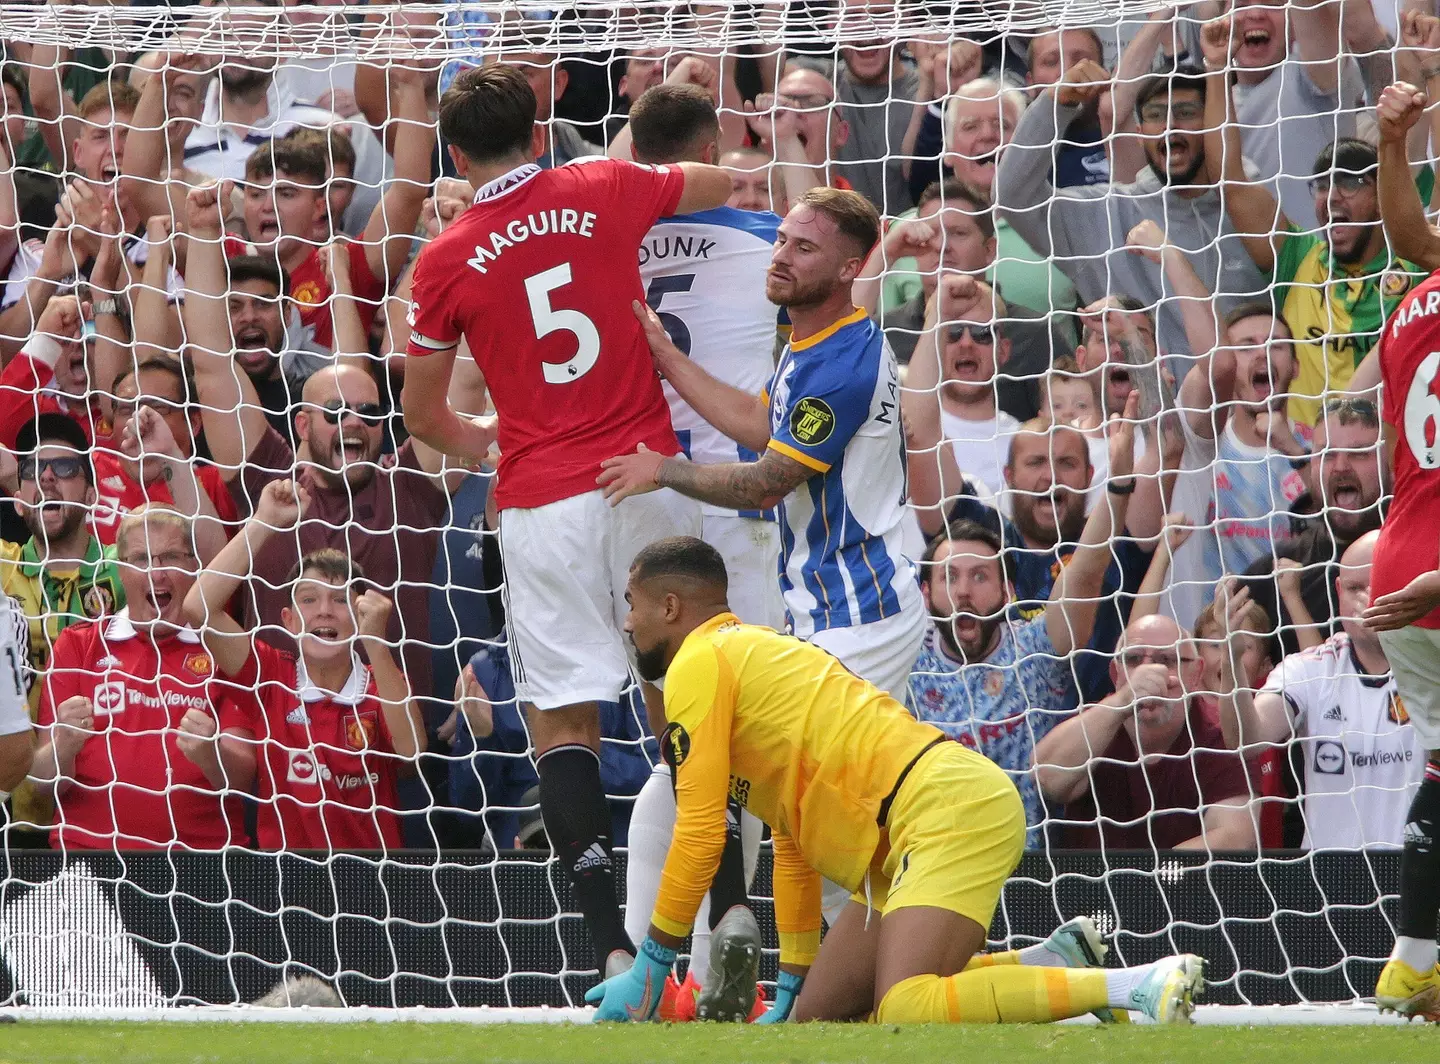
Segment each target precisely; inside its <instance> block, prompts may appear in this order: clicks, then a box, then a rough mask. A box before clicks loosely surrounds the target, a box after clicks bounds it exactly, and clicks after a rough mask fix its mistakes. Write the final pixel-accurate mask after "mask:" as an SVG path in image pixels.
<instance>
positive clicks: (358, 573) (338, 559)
mask: <svg viewBox="0 0 1440 1064" xmlns="http://www.w3.org/2000/svg"><path fill="white" fill-rule="evenodd" d="M311 573H313V574H314V575H315V576H318V577H319V578H320V579H322V580H324V581H325V582H326V583H329V584H335V585H336V586H337V587H349V586H350V585H351V584H353V583H355V582H356V581H358V580H364V579H365V570H364V569H363V568H361V566H360V563H359V562H357V561H355V560H354V559H353V558H351V557H350V555H349V554H347V553H346V552H345V551H342V550H336V549H335V548H334V547H321V548H320V549H319V550H312V551H311V552H310V553H309V554H306V555H305V556H304V557H302V558H301V559H300V562H299V564H298V565H296V566H295V568H294V569H293V570H291V572H290V582H289V587H290V594H291V596H292V597H293V596H294V594H295V588H296V586H298V585H299V583H300V581H301V580H303V579H304V578H305V577H306V575H307V574H311Z"/></svg>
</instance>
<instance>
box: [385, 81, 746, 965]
mask: <svg viewBox="0 0 1440 1064" xmlns="http://www.w3.org/2000/svg"><path fill="white" fill-rule="evenodd" d="M535 111H536V103H535V94H534V93H533V92H532V91H531V88H530V85H529V83H528V82H527V81H526V79H525V76H524V74H523V73H521V72H520V71H519V70H516V69H514V68H512V67H506V66H500V65H492V66H487V67H480V68H476V69H473V70H470V71H467V72H465V73H464V74H462V75H461V76H460V77H459V78H457V79H456V81H455V83H454V85H452V86H451V87H450V89H448V90H447V91H446V93H445V95H444V97H443V98H442V99H441V101H440V130H441V132H442V133H443V134H444V136H445V140H446V142H447V145H448V151H449V153H450V158H451V160H452V161H453V162H454V164H455V168H456V171H457V173H459V174H460V176H461V177H462V178H464V179H465V180H466V181H468V182H469V183H470V185H471V186H472V187H473V188H474V189H475V203H474V205H473V206H472V207H470V208H469V209H468V210H467V211H466V212H465V213H464V214H462V215H461V216H460V217H459V218H457V219H456V220H455V221H454V222H452V223H451V225H450V226H449V227H447V228H446V230H445V232H444V233H443V234H442V235H440V236H439V237H437V238H436V239H435V240H434V241H432V242H431V243H430V244H429V245H427V246H426V247H425V249H424V250H423V251H422V252H421V253H420V258H419V260H418V262H417V263H416V267H415V273H414V283H413V299H412V304H411V308H410V317H411V325H412V326H413V328H414V332H413V334H412V335H411V339H410V344H409V347H408V349H407V358H406V373H405V393H404V400H403V405H404V412H405V422H406V425H407V426H408V427H409V429H410V432H411V433H412V434H413V435H414V436H415V437H416V438H417V439H420V440H422V441H423V442H425V443H428V444H430V445H431V446H432V447H434V448H436V449H437V450H439V451H441V452H443V453H445V454H447V455H453V456H456V457H458V458H461V459H463V460H465V461H469V462H478V461H480V460H481V459H482V458H484V457H485V455H486V453H487V452H488V451H489V449H490V446H491V444H492V443H493V442H494V441H495V437H496V431H497V426H496V424H495V423H494V421H492V420H489V419H475V420H466V419H463V418H461V417H459V416H458V415H457V414H456V413H455V412H454V411H453V410H451V409H450V407H449V405H448V404H447V402H446V394H447V391H448V388H449V385H450V375H451V370H452V368H453V366H454V362H455V354H456V347H457V345H458V344H459V343H460V341H461V339H462V338H463V339H464V340H465V341H466V342H467V343H468V345H469V349H470V352H471V354H472V355H473V357H474V359H475V361H476V363H477V364H478V365H479V367H480V369H481V370H482V371H483V373H484V374H485V379H486V383H487V385H488V386H489V389H490V396H491V399H492V400H493V401H494V404H495V411H496V415H497V417H498V434H499V442H500V450H501V458H500V467H499V473H498V482H497V485H496V488H495V498H496V503H497V506H498V508H499V510H500V530H499V531H500V552H501V558H502V560H503V562H504V572H505V587H504V590H505V593H506V613H507V619H508V623H509V631H510V655H511V661H512V664H513V667H514V672H515V688H516V694H517V696H518V698H519V700H520V701H521V702H522V703H524V705H525V714H526V723H527V726H528V728H529V732H530V740H531V743H532V745H533V747H534V750H535V756H536V767H537V771H538V773H539V776H540V811H541V815H542V816H543V818H544V821H545V829H546V834H547V835H548V836H549V839H550V842H551V844H552V845H553V847H554V849H555V852H556V854H557V856H558V857H559V858H560V860H561V861H562V862H563V863H564V864H565V867H566V871H567V875H568V877H569V879H570V885H571V887H572V889H573V890H574V894H575V900H576V902H577V903H578V905H579V907H580V910H581V912H582V913H583V914H584V916H585V922H586V926H587V927H588V928H589V931H590V936H591V940H592V943H593V945H594V947H595V963H596V966H597V967H598V968H599V969H600V970H601V971H602V972H603V971H605V970H606V968H607V967H610V966H612V965H613V966H616V967H620V966H623V965H625V964H628V963H629V956H630V954H631V953H633V951H634V947H633V945H632V944H631V942H630V939H629V938H628V937H627V935H626V934H625V929H624V926H623V925H622V923H621V919H620V907H619V903H618V901H617V899H616V896H615V878H614V870H613V866H612V863H611V826H610V814H609V809H608V806H607V804H606V801H605V792H604V789H603V787H602V785H601V782H600V757H599V750H600V718H599V712H598V709H597V706H596V703H597V702H600V701H613V700H615V699H616V697H617V696H618V695H619V693H620V691H621V690H622V689H623V687H624V686H625V684H626V683H627V682H628V679H629V664H628V660H627V656H626V646H625V643H624V641H623V640H622V639H621V636H620V625H621V623H622V619H623V614H622V611H623V603H622V602H621V593H622V591H623V590H624V586H625V579H626V574H627V572H628V570H629V566H630V562H631V560H632V559H633V558H634V556H635V553H636V551H638V550H639V549H640V547H642V546H643V545H644V544H646V543H648V542H650V541H651V540H652V539H654V538H655V535H656V531H657V530H668V531H672V532H680V531H693V530H695V529H697V528H698V523H699V514H698V512H697V510H696V508H695V506H694V504H693V503H692V502H690V501H689V500H686V499H684V498H682V497H681V496H679V495H677V494H676V493H674V492H664V493H661V494H657V495H656V496H654V497H653V498H649V499H643V500H635V503H636V505H633V506H628V507H626V508H624V509H620V508H615V509H611V508H609V507H607V506H606V505H605V502H604V500H603V499H602V497H601V494H600V492H599V491H597V490H596V488H595V478H596V475H597V474H598V472H599V467H600V461H601V459H603V458H606V457H608V456H610V455H613V454H617V453H619V452H621V451H627V450H633V449H634V448H635V447H636V446H637V445H642V444H643V445H644V446H645V447H648V448H649V449H650V450H652V451H654V452H656V453H659V454H663V455H674V454H677V453H679V451H680V445H679V442H678V441H677V440H676V437H675V430H674V429H673V428H672V427H671V424H670V412H669V410H668V408H667V407H666V404H665V396H664V395H663V393H662V392H661V389H660V381H659V379H658V378H657V377H656V375H655V368H654V364H653V363H652V361H651V357H650V352H649V349H648V347H647V346H646V342H645V337H644V334H643V332H642V330H641V328H640V325H639V323H637V322H636V320H635V317H634V314H633V312H632V310H631V305H632V303H633V302H634V301H635V300H638V299H640V298H641V296H642V295H643V290H642V288H641V284H640V271H639V266H638V261H639V251H640V243H641V241H642V240H643V239H644V238H645V234H646V233H647V232H648V231H649V230H650V228H651V226H653V225H654V224H655V222H656V221H657V220H658V219H659V218H661V217H662V216H665V215H670V214H675V213H678V212H691V211H699V210H706V209H709V208H712V207H718V206H720V205H721V204H723V203H724V202H725V200H726V199H727V198H728V197H729V195H730V177H729V175H728V174H727V173H726V171H724V170H722V169H720V168H719V167H714V166H704V165H700V164H695V163H680V164H678V165H676V166H657V167H646V166H638V165H636V164H634V163H629V162H619V161H614V160H603V159H602V160H596V161H593V162H584V163H580V164H578V165H574V166H566V167H561V168H559V169H556V170H543V171H542V170H541V169H540V167H539V166H537V165H535V162H534V159H535V157H536V136H537V135H539V134H541V133H543V127H538V126H536V124H535Z"/></svg>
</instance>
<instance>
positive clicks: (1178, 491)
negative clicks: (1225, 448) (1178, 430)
mask: <svg viewBox="0 0 1440 1064" xmlns="http://www.w3.org/2000/svg"><path fill="white" fill-rule="evenodd" d="M1178 420H1179V422H1180V424H1181V426H1182V427H1183V428H1184V432H1185V451H1184V453H1183V454H1182V455H1181V457H1180V471H1179V473H1178V474H1176V477H1175V494H1174V495H1173V496H1172V497H1171V499H1170V512H1171V513H1182V514H1184V515H1185V516H1186V517H1187V518H1188V519H1189V520H1188V521H1186V524H1187V525H1188V526H1190V527H1192V528H1194V529H1195V531H1194V532H1192V533H1191V535H1190V538H1189V539H1187V540H1186V541H1185V542H1184V543H1183V544H1181V546H1180V549H1179V550H1177V551H1176V552H1175V558H1174V560H1173V561H1172V562H1171V563H1170V585H1169V587H1168V588H1167V589H1166V592H1165V599H1164V607H1165V612H1166V613H1168V614H1169V615H1170V616H1171V617H1173V618H1175V623H1176V624H1178V625H1179V626H1180V627H1181V628H1183V629H1185V631H1187V632H1190V631H1193V630H1194V628H1195V618H1196V617H1198V616H1199V615H1200V611H1201V610H1202V609H1204V608H1205V603H1206V602H1208V601H1209V600H1210V599H1211V598H1213V597H1214V595H1215V586H1214V585H1215V582H1216V581H1217V580H1218V579H1219V577H1220V574H1219V573H1214V574H1211V573H1210V572H1208V571H1207V570H1206V567H1205V545H1204V540H1205V536H1206V535H1209V534H1211V532H1210V528H1209V525H1210V523H1211V522H1212V521H1213V520H1214V507H1215V441H1214V440H1207V439H1205V438H1204V437H1202V436H1198V435H1196V433H1195V431H1194V430H1193V429H1192V428H1191V427H1190V422H1189V420H1187V419H1186V418H1183V417H1182V418H1179V419H1178Z"/></svg>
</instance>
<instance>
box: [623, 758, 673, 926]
mask: <svg viewBox="0 0 1440 1064" xmlns="http://www.w3.org/2000/svg"><path fill="white" fill-rule="evenodd" d="M674 834H675V792H674V791H673V790H672V789H671V786H670V769H669V768H668V767H667V766H665V765H657V766H656V767H655V769H654V771H652V772H651V773H650V778H649V779H647V780H646V781H645V786H643V787H641V788H640V793H639V794H638V795H636V796H635V808H634V809H633V810H632V811H631V813H630V856H629V859H628V861H627V863H626V866H625V933H626V934H628V935H629V936H630V941H631V942H634V943H635V944H636V945H637V946H638V945H639V944H640V942H641V940H642V939H644V937H645V935H646V933H647V932H648V931H649V930H650V917H651V916H653V915H654V913H655V899H656V898H658V897H659V896H660V873H661V872H663V871H664V870H665V855H666V854H668V853H669V852H670V838H671V836H672V835H674Z"/></svg>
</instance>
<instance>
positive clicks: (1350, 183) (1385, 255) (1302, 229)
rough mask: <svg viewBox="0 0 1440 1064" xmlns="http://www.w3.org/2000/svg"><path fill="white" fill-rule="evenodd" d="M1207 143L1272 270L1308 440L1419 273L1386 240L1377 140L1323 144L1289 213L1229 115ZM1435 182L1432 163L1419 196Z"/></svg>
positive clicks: (1234, 207) (1219, 76) (1243, 230)
mask: <svg viewBox="0 0 1440 1064" xmlns="http://www.w3.org/2000/svg"><path fill="white" fill-rule="evenodd" d="M1309 69H1312V70H1313V69H1316V68H1313V67H1312V68H1309ZM1332 76H1333V75H1332ZM1210 88H1211V91H1212V92H1217V93H1219V92H1224V91H1226V90H1225V75H1224V74H1223V73H1214V74H1211V76H1210ZM1332 106H1333V105H1332ZM1326 121H1327V123H1328V122H1329V119H1328V118H1327V119H1326ZM1332 136H1333V134H1332ZM1207 141H1208V143H1209V145H1210V150H1211V151H1212V152H1218V153H1220V156H1219V157H1220V158H1223V159H1224V161H1225V178H1226V185H1225V207H1226V209H1227V211H1228V212H1229V215H1230V220H1231V222H1232V224H1233V225H1234V226H1235V229H1236V231H1237V232H1239V233H1240V234H1241V236H1242V237H1243V238H1244V241H1245V248H1246V250H1247V251H1248V252H1249V253H1250V257H1251V258H1252V259H1254V260H1255V264H1256V265H1257V266H1259V267H1260V268H1261V269H1262V270H1264V271H1266V272H1267V273H1269V274H1270V275H1271V277H1272V278H1273V280H1274V285H1275V305H1276V306H1277V307H1278V308H1279V309H1280V315H1281V317H1282V318H1284V320H1285V324H1286V325H1287V326H1288V327H1289V330H1290V335H1292V336H1293V337H1295V357H1296V366H1297V372H1296V375H1295V384H1294V393H1295V394H1294V395H1293V396H1292V397H1291V399H1290V402H1289V407H1288V413H1289V416H1290V420H1291V421H1293V422H1294V423H1295V425H1296V427H1297V431H1298V432H1299V433H1300V435H1301V436H1302V437H1303V438H1304V440H1305V442H1309V439H1310V437H1311V435H1312V433H1313V431H1314V427H1315V423H1316V421H1317V420H1319V417H1320V406H1321V403H1322V402H1323V398H1322V397H1323V396H1324V395H1326V394H1327V393H1329V392H1339V391H1344V390H1346V389H1347V388H1348V387H1349V386H1350V382H1351V379H1352V378H1353V377H1354V376H1355V371H1356V369H1357V368H1358V367H1359V366H1360V364H1361V363H1362V362H1363V361H1364V359H1365V357H1366V355H1368V354H1369V353H1370V351H1371V349H1372V348H1374V346H1375V344H1376V342H1377V341H1378V340H1379V338H1380V330H1381V328H1382V326H1383V325H1384V324H1385V319H1386V318H1388V317H1389V316H1390V314H1391V313H1392V312H1393V311H1394V310H1395V308H1396V307H1397V306H1399V304H1400V301H1401V300H1402V299H1404V298H1405V295H1406V293H1408V292H1409V291H1410V289H1411V288H1412V287H1414V286H1415V285H1416V284H1418V283H1419V282H1420V281H1421V280H1422V279H1423V277H1424V275H1425V271H1424V270H1423V269H1422V268H1421V267H1419V266H1417V265H1416V264H1415V263H1413V262H1410V261H1408V260H1407V259H1403V258H1400V257H1399V255H1398V254H1396V253H1395V252H1392V250H1391V248H1390V245H1389V244H1388V243H1387V242H1386V239H1385V230H1384V228H1383V226H1382V224H1381V219H1380V191H1379V188H1378V187H1377V184H1376V176H1377V173H1378V169H1379V156H1378V155H1377V153H1376V150H1375V146H1374V145H1372V144H1370V143H1368V142H1367V141H1363V140H1356V139H1354V138H1353V137H1341V138H1339V139H1338V140H1334V141H1333V142H1332V143H1328V144H1326V145H1325V146H1324V147H1323V148H1322V149H1321V150H1320V153H1319V154H1318V155H1317V156H1316V157H1315V164H1314V168H1313V170H1312V176H1311V178H1310V181H1309V193H1310V199H1311V210H1309V211H1307V212H1306V213H1305V215H1303V216H1301V217H1299V218H1295V217H1292V216H1290V214H1289V210H1288V208H1287V209H1286V210H1284V211H1279V210H1278V208H1280V207H1282V206H1285V205H1286V204H1288V203H1289V202H1290V200H1289V198H1288V197H1285V198H1282V201H1281V202H1280V203H1277V201H1276V199H1275V196H1274V194H1273V193H1272V192H1271V190H1270V186H1269V185H1266V184H1261V183H1258V182H1255V183H1251V182H1248V181H1247V180H1246V179H1245V175H1244V173H1243V172H1242V171H1241V168H1240V162H1239V153H1240V143H1241V137H1240V126H1238V125H1237V124H1235V123H1234V122H1233V121H1232V122H1230V123H1228V124H1226V126H1225V128H1224V131H1223V133H1222V132H1221V131H1219V130H1213V131H1211V132H1210V133H1208V134H1207ZM1434 181H1435V179H1434V175H1433V174H1432V172H1431V171H1430V169H1429V168H1428V167H1426V168H1425V169H1424V170H1422V171H1420V174H1419V177H1418V178H1417V179H1416V181H1415V182H1414V183H1415V185H1416V186H1417V189H1418V192H1419V195H1420V197H1421V198H1423V199H1425V200H1428V199H1429V198H1430V193H1431V190H1432V189H1433V187H1434ZM1311 218H1314V219H1316V220H1318V230H1311V225H1312V224H1314V223H1312V221H1311Z"/></svg>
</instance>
